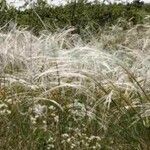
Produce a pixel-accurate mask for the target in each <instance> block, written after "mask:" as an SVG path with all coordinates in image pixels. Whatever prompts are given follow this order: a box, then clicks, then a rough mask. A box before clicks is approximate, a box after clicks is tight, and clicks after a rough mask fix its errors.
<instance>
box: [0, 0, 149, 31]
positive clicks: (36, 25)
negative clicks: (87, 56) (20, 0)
mask: <svg viewBox="0 0 150 150" xmlns="http://www.w3.org/2000/svg"><path fill="white" fill-rule="evenodd" d="M4 4H5V3H4V2H3V3H0V26H1V27H3V26H5V25H6V24H7V23H8V22H9V21H10V20H12V21H13V22H16V23H17V25H18V26H19V27H27V28H28V29H29V30H31V29H32V30H33V32H34V33H35V34H38V33H39V31H41V30H45V29H46V30H50V31H55V30H56V29H58V28H64V27H68V26H75V27H76V29H77V30H76V32H77V33H80V30H81V29H84V28H86V27H88V28H90V29H91V30H95V31H96V29H98V28H99V27H100V26H101V27H105V26H108V25H113V24H116V23H118V21H119V20H120V19H122V20H124V22H122V23H120V24H121V26H122V27H123V28H124V29H127V28H128V25H127V23H128V22H131V24H133V25H135V24H137V23H143V19H144V17H145V16H146V15H149V14H150V4H144V3H143V2H139V1H137V0H136V1H134V2H133V3H130V4H126V5H124V4H115V3H114V4H110V5H106V4H102V3H101V4H100V3H94V4H92V3H84V2H83V1H78V2H72V3H68V4H67V5H65V6H55V7H54V6H50V5H48V4H47V3H45V2H43V1H42V0H39V1H38V3H36V4H35V5H34V7H32V8H30V9H25V10H24V11H20V10H17V9H15V8H14V7H9V8H8V7H7V5H4ZM125 22H126V23H125ZM5 30H7V26H6V27H5Z"/></svg>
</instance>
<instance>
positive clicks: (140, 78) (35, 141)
mask: <svg viewBox="0 0 150 150" xmlns="http://www.w3.org/2000/svg"><path fill="white" fill-rule="evenodd" d="M74 30H75V29H74V28H73V27H68V28H64V29H61V30H60V29H59V30H58V31H57V32H54V33H52V32H48V31H41V32H40V35H39V36H35V35H34V34H32V32H30V31H27V30H26V29H22V28H21V29H19V28H17V29H12V30H11V31H9V32H7V33H6V32H2V31H1V32H0V149H1V150H75V149H76V150H101V149H102V150H149V148H150V25H149V23H144V24H137V25H135V26H132V27H131V28H129V29H128V30H123V28H122V27H120V26H118V25H117V24H116V25H113V26H110V27H109V28H107V29H105V30H104V29H103V30H102V29H101V28H99V30H98V31H99V32H97V33H95V34H93V33H91V32H90V31H89V30H88V29H84V30H83V31H82V33H84V35H85V36H84V38H83V37H81V36H80V35H79V34H76V33H73V31H74Z"/></svg>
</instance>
